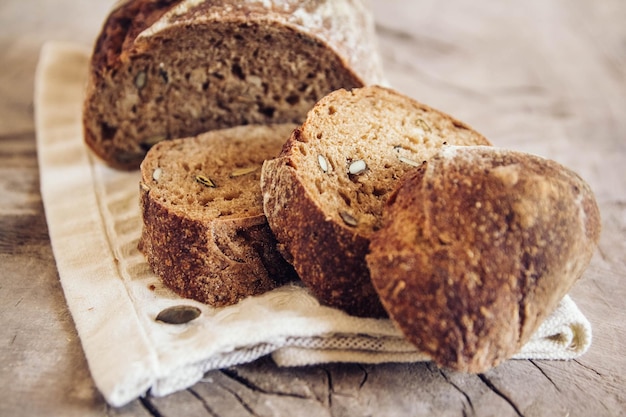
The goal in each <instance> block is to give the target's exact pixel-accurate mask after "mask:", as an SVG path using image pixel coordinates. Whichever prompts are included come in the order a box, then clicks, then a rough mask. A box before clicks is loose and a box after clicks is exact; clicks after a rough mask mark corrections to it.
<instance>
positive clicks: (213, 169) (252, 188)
mask: <svg viewBox="0 0 626 417" xmlns="http://www.w3.org/2000/svg"><path fill="white" fill-rule="evenodd" d="M294 128H295V125H291V124H281V125H276V126H255V125H249V126H240V127H234V128H229V129H224V130H216V131H212V132H208V133H205V134H202V135H199V136H196V137H192V138H185V139H175V140H171V141H166V142H161V143H159V144H157V145H155V146H154V147H153V148H152V149H150V151H149V152H148V154H147V156H146V158H145V160H144V161H143V163H142V164H141V186H140V194H141V199H140V201H141V212H142V217H143V229H142V235H141V240H140V243H139V249H140V250H141V251H142V252H143V253H144V254H145V256H146V259H147V260H148V263H149V264H150V266H151V267H152V269H153V270H154V271H155V273H156V274H157V275H158V276H159V277H160V278H161V279H162V281H163V282H164V283H165V285H166V286H168V287H169V288H171V289H172V290H174V291H175V292H176V293H178V294H179V295H181V296H183V297H186V298H192V299H196V300H198V301H201V302H203V303H207V304H210V305H212V306H216V307H221V306H226V305H230V304H234V303H236V302H238V301H240V300H241V299H243V298H245V297H248V296H251V295H257V294H260V293H263V292H265V291H268V290H271V289H273V288H275V287H277V286H279V285H281V284H283V283H285V282H287V281H289V280H291V279H294V278H296V275H295V272H294V271H293V268H292V267H291V266H290V265H289V264H288V263H286V262H285V260H284V259H283V258H282V257H281V256H280V254H279V253H278V251H277V250H276V241H275V239H274V237H273V235H272V233H271V230H270V229H269V226H268V225H267V222H266V219H265V216H264V214H263V207H262V200H261V188H260V186H259V177H260V175H261V165H262V163H263V161H264V160H265V159H266V158H271V157H274V156H276V155H277V154H278V153H279V152H280V149H281V146H282V144H283V143H284V142H285V140H286V138H288V137H289V134H290V133H291V131H292V130H293V129H294Z"/></svg>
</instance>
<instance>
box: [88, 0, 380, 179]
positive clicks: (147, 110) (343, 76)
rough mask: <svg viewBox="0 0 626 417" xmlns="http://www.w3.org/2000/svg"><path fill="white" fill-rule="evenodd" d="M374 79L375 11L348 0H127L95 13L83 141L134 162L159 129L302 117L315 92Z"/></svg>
mask: <svg viewBox="0 0 626 417" xmlns="http://www.w3.org/2000/svg"><path fill="white" fill-rule="evenodd" d="M377 82H378V83H379V82H382V70H381V64H380V58H379V56H378V53H377V50H376V42H375V32H374V24H373V19H372V17H371V15H370V13H369V11H368V10H367V9H365V8H364V6H363V5H362V3H361V2H360V1H352V0H318V1H314V2H310V1H286V0H218V1H209V0H182V1H181V0H174V1H172V0H170V1H159V2H155V1H152V0H129V1H125V2H121V3H120V5H119V6H118V7H116V8H115V9H114V10H113V11H112V12H111V13H110V15H109V16H108V18H107V19H106V21H105V22H104V25H103V28H102V31H101V33H100V35H99V37H98V39H97V41H96V44H95V47H94V51H93V56H92V59H91V64H90V76H89V80H88V85H87V91H86V99H85V102H84V112H83V113H84V114H83V121H84V136H85V140H86V143H87V144H88V145H89V146H90V147H91V148H92V149H93V151H94V152H95V153H96V154H97V155H99V156H100V157H102V158H103V159H104V161H106V162H107V163H108V164H109V165H111V166H113V167H116V168H124V169H136V168H138V167H139V164H140V162H141V160H142V159H143V157H144V155H145V153H146V151H147V150H148V149H149V148H150V147H151V146H153V145H154V144H155V143H157V142H159V141H161V140H164V139H173V138H179V137H187V136H193V135H196V134H199V133H202V132H206V131H209V130H213V129H219V128H227V127H232V126H239V125H245V124H275V123H286V122H294V123H301V122H302V120H303V119H304V117H305V115H306V112H307V111H308V110H309V109H310V108H311V107H312V106H313V105H314V104H315V102H316V101H317V100H318V99H320V98H321V97H323V96H324V95H325V94H327V93H329V92H331V91H333V90H335V89H337V88H340V87H346V88H350V87H355V86H362V85H364V84H369V83H377Z"/></svg>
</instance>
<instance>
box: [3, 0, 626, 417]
mask: <svg viewBox="0 0 626 417" xmlns="http://www.w3.org/2000/svg"><path fill="white" fill-rule="evenodd" d="M112 3H113V0H109V1H108V2H80V1H78V0H59V1H56V2H37V1H36V0H20V1H18V0H5V1H3V2H2V3H1V4H0V322H1V323H2V326H1V327H0V415H3V416H4V415H12V416H31V415H63V416H103V415H106V416H179V415H189V416H219V417H227V416H241V415H244V416H245V415H252V416H282V415H285V416H298V415H307V416H357V415H359V416H360V415H394V416H403V415H406V416H409V415H410V416H428V415H438V416H489V415H498V416H553V415H558V416H590V415H599V416H620V415H624V414H626V390H624V388H623V387H624V386H625V385H626V361H625V360H624V352H626V307H625V304H624V301H623V300H624V299H626V286H625V285H624V284H623V283H624V279H625V278H626V256H625V255H626V239H625V236H626V180H625V178H626V175H625V174H626V168H625V167H626V140H625V138H626V117H624V116H626V26H625V25H624V24H623V23H624V22H626V2H624V1H622V0H603V1H596V2H593V1H585V0H568V1H565V0H543V1H542V0H530V1H527V2H515V1H513V0H503V1H500V2H480V3H478V4H477V2H462V1H460V0H451V1H447V2H440V1H437V0H420V1H419V2H408V1H404V0H372V1H371V6H372V9H373V10H374V11H375V15H376V19H377V22H378V31H379V34H380V44H381V51H382V53H383V56H384V65H385V68H386V71H387V75H388V78H389V80H390V82H391V84H392V85H393V86H394V87H396V88H397V89H399V90H401V91H403V92H405V93H407V94H409V95H411V96H413V97H415V98H416V99H418V100H420V101H423V102H426V103H429V104H431V105H433V106H434V107H437V108H439V109H441V110H445V111H447V112H449V113H451V114H453V115H455V116H456V117H458V118H460V119H462V120H464V121H466V122H468V123H469V124H470V125H472V126H473V127H474V128H476V129H477V130H479V131H481V132H482V133H484V134H485V135H486V136H487V137H489V138H490V140H492V141H493V142H494V143H495V144H496V145H499V146H504V147H508V148H513V149H517V150H522V151H528V152H533V153H537V154H540V155H542V156H546V157H550V158H553V159H556V160H557V161H559V162H561V163H563V164H565V165H567V166H569V167H570V168H572V169H574V170H575V171H577V172H578V173H579V174H580V175H581V176H582V177H583V178H585V180H587V181H588V182H589V183H590V185H591V186H592V188H593V189H594V191H595V192H596V195H597V198H598V202H599V204H600V209H601V214H602V219H603V228H604V230H603V235H602V238H601V242H600V247H599V250H598V251H597V253H596V255H595V256H594V258H593V260H592V263H591V265H590V267H589V269H588V270H587V272H586V273H585V275H584V276H583V278H582V279H581V280H580V281H579V282H578V283H577V284H576V286H575V287H574V289H573V291H572V297H573V298H574V300H575V301H576V302H577V304H578V305H579V307H580V308H581V310H582V311H583V312H584V313H585V315H586V316H587V317H588V318H589V319H590V321H591V323H592V326H593V330H594V340H593V344H592V346H591V349H590V350H589V352H588V353H587V354H585V355H584V356H582V357H581V358H579V359H577V360H574V361H569V362H561V361H508V362H506V363H505V364H503V365H501V366H499V367H498V368H496V369H494V370H492V371H490V372H487V373H485V374H480V375H466V374H459V373H454V372H450V371H447V370H441V369H437V368H436V367H434V366H433V365H432V364H429V363H417V364H384V365H361V364H334V365H325V366H313V367H306V368H295V369H284V368H279V367H277V366H276V365H274V363H273V362H272V361H271V360H270V359H268V358H263V359H261V360H259V361H257V362H254V363H252V364H248V365H243V366H239V367H234V368H229V369H225V370H220V371H213V372H210V373H208V374H207V375H206V376H205V378H204V379H203V380H202V381H201V382H199V383H198V384H196V385H195V386H193V387H192V388H190V389H188V390H184V391H182V392H179V393H176V394H173V395H170V396H168V397H164V398H153V397H151V396H147V397H145V398H142V399H140V400H137V401H134V402H132V403H131V404H129V405H128V406H126V407H123V408H120V409H112V408H110V407H109V406H107V405H106V403H105V402H104V401H103V399H102V397H101V396H100V394H99V393H98V392H97V390H96V389H95V387H94V385H93V382H92V380H91V377H90V375H89V370H88V367H87V363H86V361H85V358H84V356H83V353H82V349H81V346H80V341H79V340H78V337H77V334H76V331H75V328H74V324H73V322H72V319H71V317H70V315H69V313H68V310H67V307H66V305H65V300H64V298H63V292H62V289H61V286H60V284H59V280H58V274H57V271H56V266H55V262H54V256H53V253H52V250H51V247H50V242H49V238H48V234H47V226H46V221H45V212H44V208H43V205H42V202H41V196H40V194H39V171H38V167H37V150H36V146H35V132H34V124H33V104H32V93H33V75H34V71H35V66H36V63H37V57H38V52H39V47H40V46H41V44H42V42H44V41H45V40H46V39H55V40H68V41H74V42H79V43H83V44H85V45H90V44H91V42H92V39H93V37H94V36H95V34H96V32H97V30H98V29H99V26H100V22H101V21H102V19H103V18H104V16H105V13H106V11H107V10H108V8H109V7H110V6H111V4H112ZM86 279H88V277H86Z"/></svg>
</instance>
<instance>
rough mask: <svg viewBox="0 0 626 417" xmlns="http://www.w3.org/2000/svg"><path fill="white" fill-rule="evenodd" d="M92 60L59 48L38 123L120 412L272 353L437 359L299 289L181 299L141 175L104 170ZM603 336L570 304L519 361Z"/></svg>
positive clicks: (56, 227)
mask: <svg viewBox="0 0 626 417" xmlns="http://www.w3.org/2000/svg"><path fill="white" fill-rule="evenodd" d="M88 54H89V51H87V50H85V49H82V48H80V47H77V46H75V45H72V44H67V43H48V44H46V45H44V47H43V48H42V51H41V56H40V61H39V65H38V68H37V73H36V80H35V119H36V120H35V121H36V129H37V148H38V158H39V167H40V175H41V193H42V197H43V202H44V207H45V212H46V218H47V222H48V228H49V233H50V240H51V243H52V248H53V251H54V256H55V260H56V263H57V267H58V271H59V277H60V280H61V284H62V287H63V291H64V293H65V298H66V301H67V304H68V307H69V309H70V312H71V314H72V317H73V319H74V322H75V324H76V328H77V331H78V335H79V337H80V340H81V343H82V346H83V350H84V352H85V355H86V358H87V362H88V364H89V368H90V371H91V374H92V377H93V379H94V381H95V384H96V386H97V387H98V389H99V390H100V391H101V392H102V394H103V396H104V398H105V399H106V401H107V402H108V403H110V404H111V405H113V406H122V405H124V404H126V403H128V402H130V401H132V400H133V399H135V398H137V397H139V396H141V395H144V394H146V393H147V392H150V393H151V394H152V395H155V396H163V395H167V394H169V393H172V392H175V391H177V390H181V389H185V388H187V387H189V386H191V385H193V384H194V383H196V382H197V381H198V380H200V379H201V378H202V376H203V374H204V373H205V372H207V371H208V370H211V369H218V368H223V367H228V366H232V365H236V364H242V363H246V362H250V361H253V360H255V359H257V358H259V357H261V356H264V355H268V354H271V355H272V357H273V359H274V361H275V362H276V363H277V364H278V365H280V366H300V365H311V364H318V363H327V362H362V363H382V362H407V361H426V360H428V359H429V358H428V357H427V356H426V355H425V354H423V353H421V352H418V351H417V350H416V349H415V347H413V346H412V345H411V344H410V343H408V342H407V341H406V340H405V339H404V338H403V337H402V335H401V333H400V332H399V331H398V330H397V329H396V328H395V327H394V326H393V324H392V323H391V322H390V321H389V320H377V319H363V318H357V317H352V316H349V315H347V314H345V313H343V312H341V311H338V310H335V309H332V308H328V307H324V306H320V304H319V303H318V302H317V300H316V299H315V298H314V297H312V296H311V295H310V294H309V293H308V292H307V291H306V290H305V289H304V288H302V287H301V286H299V285H297V284H289V285H286V286H284V287H281V288H278V289H276V290H274V291H271V292H269V293H266V294H263V295H260V296H257V297H251V298H248V299H245V300H244V301H242V302H240V303H239V304H237V305H234V306H230V307H225V308H212V307H209V306H207V305H203V304H200V303H197V302H195V301H193V300H186V299H182V298H180V297H178V296H176V295H175V294H174V293H172V292H171V291H169V290H168V289H167V288H165V287H164V286H163V285H162V284H161V283H160V281H159V279H158V278H157V277H156V276H155V275H154V274H153V273H152V271H151V270H150V268H149V267H148V265H147V263H146V262H145V260H144V258H143V255H142V254H141V253H140V252H139V251H138V250H137V243H138V240H139V236H140V232H141V217H140V211H139V202H138V201H139V172H120V171H115V170H112V169H110V168H108V167H106V166H105V165H104V164H103V163H101V162H100V161H99V160H98V159H97V158H94V157H92V155H91V153H90V152H89V151H88V149H87V148H86V146H85V144H84V143H83V137H82V124H81V111H82V100H83V90H84V84H85V80H86V76H87V62H88ZM181 304H184V305H192V306H196V307H198V308H199V309H200V310H201V312H202V313H201V315H200V317H199V318H197V319H196V320H194V321H192V322H189V323H187V324H184V325H169V324H164V323H162V322H157V321H155V317H156V315H157V314H158V313H159V312H160V311H161V310H163V309H164V308H166V307H169V306H174V305H181ZM590 343H591V326H590V324H589V322H588V321H587V319H586V318H585V317H584V316H583V315H582V313H581V312H580V311H579V310H578V308H577V306H576V304H575V303H574V302H573V301H572V300H571V299H570V298H569V297H568V296H566V297H565V298H564V299H563V301H562V302H561V304H560V305H559V307H558V309H557V310H556V311H555V312H554V313H553V314H552V315H551V316H550V317H549V318H548V319H547V320H546V321H545V322H544V323H543V325H542V326H541V327H540V328H539V329H538V331H537V332H536V334H535V335H534V336H533V338H532V340H531V341H530V342H529V343H528V344H526V345H525V346H524V347H523V348H522V350H521V351H520V352H519V353H518V354H517V355H516V358H520V359H521V358H535V359H571V358H575V357H577V356H579V355H582V354H583V353H584V352H585V351H586V350H587V349H588V347H589V345H590Z"/></svg>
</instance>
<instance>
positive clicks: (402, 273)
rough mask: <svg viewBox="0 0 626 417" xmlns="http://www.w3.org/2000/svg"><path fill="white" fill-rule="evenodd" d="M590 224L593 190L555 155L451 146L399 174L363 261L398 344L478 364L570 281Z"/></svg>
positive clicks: (590, 245)
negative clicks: (400, 338)
mask: <svg viewBox="0 0 626 417" xmlns="http://www.w3.org/2000/svg"><path fill="white" fill-rule="evenodd" d="M600 228H601V226H600V214H599V211H598V207H597V204H596V202H595V199H594V196H593V193H592V191H591V189H590V188H589V186H588V185H587V184H586V183H585V182H584V181H583V180H582V179H581V178H580V177H579V176H577V175H576V174H575V173H573V172H571V171H570V170H568V169H566V168H565V167H563V166H561V165H559V164H557V163H556V162H553V161H550V160H545V159H542V158H540V157H537V156H532V155H528V154H523V153H520V152H515V151H508V150H502V149H496V148H490V147H465V148H464V147H449V148H447V149H446V148H444V149H443V150H442V151H441V152H440V153H439V154H438V156H436V157H435V158H433V159H431V160H430V161H429V162H427V163H425V164H424V165H423V166H422V167H420V168H419V169H416V170H415V171H413V172H411V173H409V174H407V176H406V177H405V178H404V179H403V180H402V181H401V183H400V185H399V187H398V189H397V190H396V191H395V192H394V194H393V195H392V196H391V197H390V198H389V200H388V201H387V207H386V209H385V216H384V226H383V228H382V229H381V230H379V231H378V232H377V233H376V235H375V236H374V237H373V238H372V241H371V245H370V251H371V252H370V254H368V256H367V263H368V266H369V268H370V271H371V276H372V282H373V283H374V286H375V287H376V289H377V291H378V293H379V295H380V297H381V300H382V302H383V305H384V306H385V308H386V310H387V311H388V312H389V314H390V317H391V318H392V319H393V320H394V321H395V322H396V324H397V325H398V326H399V328H400V329H401V330H402V331H403V333H404V334H405V336H406V337H407V338H408V340H410V341H411V342H412V343H414V344H415V345H416V346H417V347H418V348H419V349H420V350H422V351H424V352H425V353H427V354H429V355H430V356H431V357H432V358H433V360H434V361H435V362H436V363H437V364H439V365H440V366H443V367H448V368H452V369H455V370H459V371H465V372H475V373H478V372H485V371H486V370H488V369H490V368H492V367H494V366H496V365H498V364H499V363H501V362H502V361H503V360H505V359H508V358H510V357H511V356H512V355H514V354H515V353H516V352H517V351H518V350H519V349H520V348H521V346H522V345H524V344H525V343H526V342H527V341H528V340H529V338H530V337H531V335H532V334H533V333H534V331H535V330H536V329H537V328H538V327H539V325H540V324H541V323H542V322H543V321H544V320H545V319H546V317H547V316H548V315H549V314H550V313H551V312H552V311H553V310H554V309H555V308H556V306H557V304H558V302H559V301H560V300H561V299H562V298H563V296H565V294H566V293H567V292H568V291H569V290H570V288H571V286H572V285H573V284H574V283H575V282H576V280H578V279H579V278H580V276H581V275H582V273H583V271H584V270H585V268H586V267H587V265H588V263H589V261H590V258H591V256H592V253H593V251H594V249H595V247H596V245H597V242H598V239H599V235H600Z"/></svg>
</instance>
